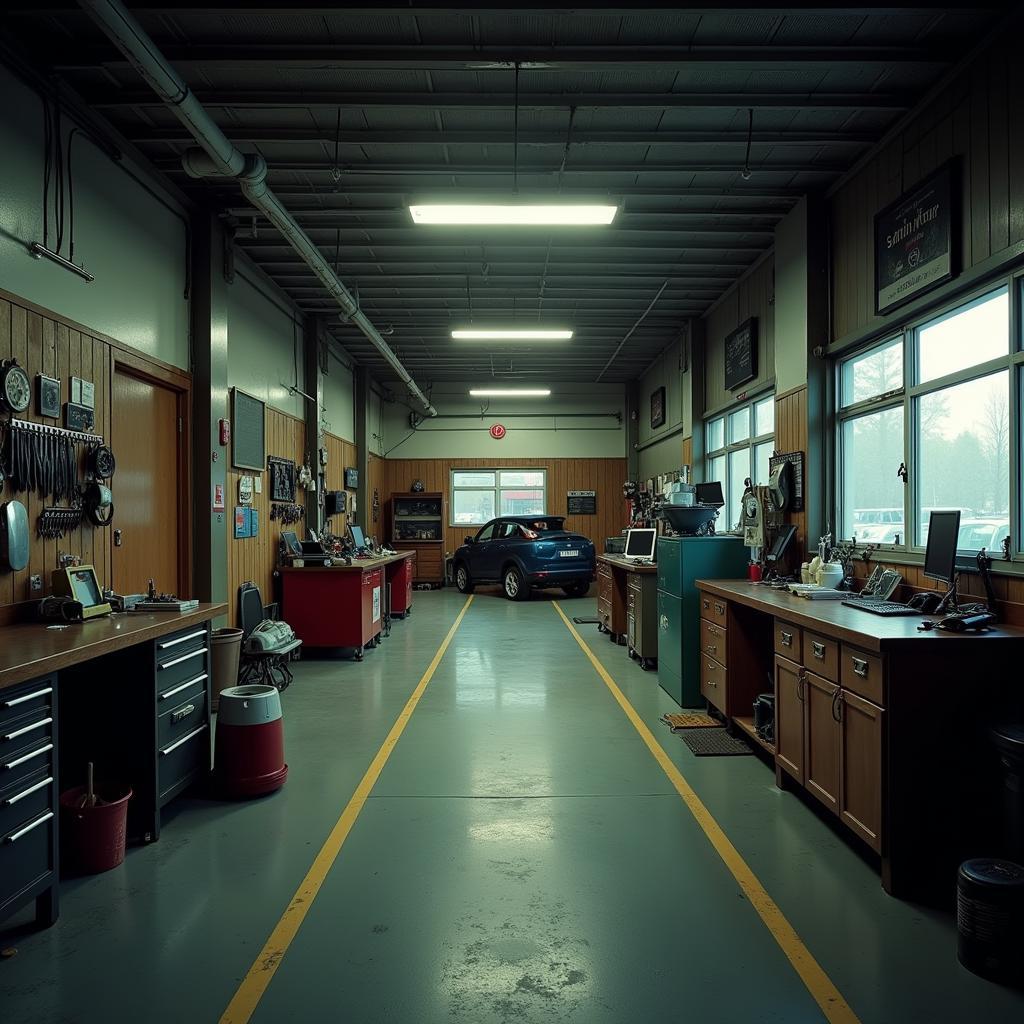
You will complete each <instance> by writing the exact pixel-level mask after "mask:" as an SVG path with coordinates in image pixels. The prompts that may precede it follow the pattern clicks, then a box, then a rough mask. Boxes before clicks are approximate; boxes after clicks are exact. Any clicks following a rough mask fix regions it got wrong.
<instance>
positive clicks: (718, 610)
mask: <svg viewBox="0 0 1024 1024" xmlns="http://www.w3.org/2000/svg"><path fill="white" fill-rule="evenodd" d="M715 614H716V615H724V614H725V605H724V604H719V603H718V602H717V601H716V602H715Z"/></svg>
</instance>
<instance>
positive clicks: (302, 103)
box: [82, 89, 913, 113]
mask: <svg viewBox="0 0 1024 1024" xmlns="http://www.w3.org/2000/svg"><path fill="white" fill-rule="evenodd" d="M82 92H83V98H84V99H85V100H86V102H87V103H88V104H89V106H91V107H93V108H95V109H117V108H119V107H159V106H162V105H163V104H162V103H161V101H160V99H159V98H158V97H157V96H156V95H155V94H154V93H153V92H151V91H148V90H135V89H123V90H118V91H116V92H111V91H110V90H106V89H105V90H103V91H97V90H95V89H91V90H85V89H83V90H82ZM195 96H196V99H197V100H198V101H199V102H200V103H201V104H202V105H203V106H205V107H212V108H214V109H216V108H218V107H223V108H236V109H240V108H248V107H258V108H263V109H272V108H274V107H281V108H294V107H302V108H306V109H309V110H315V109H322V110H330V111H334V110H337V109H338V107H342V108H351V107H355V108H358V109H361V110H365V109H368V108H371V107H413V108H423V107H427V108H428V109H430V110H445V109H448V110H455V109H470V110H511V109H512V108H513V106H514V105H515V97H514V96H513V95H512V93H510V92H500V93H499V92H480V91H472V90H466V91H465V92H444V93H440V92H428V91H427V90H426V89H424V90H423V92H387V91H385V90H381V91H380V92H366V93H351V92H340V91H339V92H305V91H303V90H299V89H295V90H280V89H279V90H246V89H219V90H208V89H200V90H198V91H197V92H196V93H195ZM912 105H913V96H911V95H910V94H909V93H881V92H875V93H871V92H844V93H826V92H821V93H813V92H812V93H808V92H788V93H784V92H776V93H768V92H731V93H722V92H654V93H650V92H619V93H615V92H607V93H601V92H556V93H541V92H525V93H523V92H521V93H520V95H519V109H520V110H546V109H550V108H555V109H560V110H568V109H569V108H570V107H575V108H576V109H577V110H610V109H637V108H646V109H650V110H675V109H686V108H692V107H699V108H705V109H722V110H746V109H748V108H753V109H755V110H889V111H893V112H894V113H899V112H902V111H904V110H908V109H909V108H910V107H911V106H912Z"/></svg>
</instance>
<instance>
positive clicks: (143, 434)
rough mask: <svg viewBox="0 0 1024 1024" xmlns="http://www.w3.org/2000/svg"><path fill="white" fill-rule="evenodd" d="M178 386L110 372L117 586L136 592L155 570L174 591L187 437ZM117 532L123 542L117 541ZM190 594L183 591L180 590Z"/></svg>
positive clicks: (161, 583)
mask: <svg viewBox="0 0 1024 1024" xmlns="http://www.w3.org/2000/svg"><path fill="white" fill-rule="evenodd" d="M178 402H179V392H177V391H175V390H173V389H172V388H169V387H164V386H162V385H160V384H158V383H155V382H152V381H150V380H146V379H143V378H142V377H137V376H134V375H133V374H131V373H129V372H127V371H126V370H125V369H124V368H122V367H118V368H117V369H116V371H115V372H114V376H113V388H112V403H111V406H112V409H111V412H112V417H111V432H112V441H113V447H114V454H115V456H116V458H117V472H116V473H115V474H114V478H113V481H112V484H111V490H112V491H113V494H114V512H115V514H114V523H113V528H114V529H116V530H119V531H120V534H119V535H115V544H114V548H113V562H114V565H113V568H114V589H115V590H116V591H117V593H119V594H137V593H142V592H143V591H145V589H146V584H147V581H148V580H149V579H150V578H152V579H153V580H154V582H155V583H156V586H157V589H158V590H161V591H165V592H167V593H172V592H174V593H177V592H178V591H179V587H180V586H181V585H182V581H181V580H180V579H179V566H180V559H179V550H180V549H179V544H180V540H179V538H180V535H181V529H180V523H179V518H180V517H179V509H180V497H181V496H180V493H179V492H180V488H181V487H182V486H183V483H184V481H182V480H181V479H180V473H181V470H180V467H181V464H182V453H181V451H180V446H181V445H183V444H185V438H184V434H183V433H179V430H180V427H179V410H178ZM118 537H119V538H120V544H118V543H117V540H118ZM183 596H186V595H183Z"/></svg>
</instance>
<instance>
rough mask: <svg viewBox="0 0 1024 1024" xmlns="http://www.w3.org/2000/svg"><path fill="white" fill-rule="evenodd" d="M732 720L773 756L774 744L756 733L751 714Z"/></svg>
mask: <svg viewBox="0 0 1024 1024" xmlns="http://www.w3.org/2000/svg"><path fill="white" fill-rule="evenodd" d="M732 721H733V725H736V726H738V727H739V728H740V729H742V730H743V731H744V732H745V733H746V734H747V735H748V736H749V737H750V738H751V739H752V740H753V741H754V742H755V743H756V744H757V745H758V746H759V747H761V748H763V749H764V750H767V751H768V753H769V754H771V755H772V757H774V756H775V744H774V743H768V742H767V741H766V740H763V739H761V737H760V736H758V735H757V730H756V729H755V728H754V719H753V717H752V716H750V717H747V718H734V719H733V720H732Z"/></svg>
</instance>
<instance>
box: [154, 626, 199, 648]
mask: <svg viewBox="0 0 1024 1024" xmlns="http://www.w3.org/2000/svg"><path fill="white" fill-rule="evenodd" d="M206 634H207V630H205V629H197V630H196V631H195V632H194V633H189V634H187V635H186V636H179V637H178V638H177V640H165V641H164V642H163V643H162V644H157V645H156V646H157V650H159V651H166V650H168V649H169V648H171V647H177V646H178V644H184V643H188V641H189V640H195V639H196V638H197V637H201V636H206Z"/></svg>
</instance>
